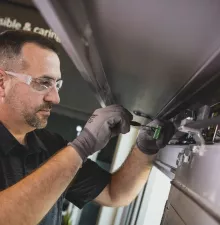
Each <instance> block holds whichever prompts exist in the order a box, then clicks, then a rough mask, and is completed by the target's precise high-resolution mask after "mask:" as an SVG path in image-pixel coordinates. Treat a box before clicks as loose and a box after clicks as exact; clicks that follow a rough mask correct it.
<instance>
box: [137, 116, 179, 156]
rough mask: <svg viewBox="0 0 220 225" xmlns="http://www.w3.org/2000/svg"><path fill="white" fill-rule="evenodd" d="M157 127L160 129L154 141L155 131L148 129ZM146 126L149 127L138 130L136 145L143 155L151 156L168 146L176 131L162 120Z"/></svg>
mask: <svg viewBox="0 0 220 225" xmlns="http://www.w3.org/2000/svg"><path fill="white" fill-rule="evenodd" d="M157 125H158V126H160V127H161V131H160V135H159V137H158V139H154V138H153V136H154V133H155V130H153V129H152V128H150V127H157ZM147 126H149V127H144V126H143V127H142V128H141V129H140V131H139V134H138V137H137V141H136V145H137V147H138V148H139V149H140V150H141V151H142V152H143V153H145V154H147V155H153V154H156V153H157V152H158V151H159V150H160V149H161V148H164V147H165V146H166V145H167V144H168V142H169V141H170V139H171V138H172V137H173V135H174V133H175V131H176V129H175V126H174V125H173V123H172V122H170V121H162V120H154V121H152V122H151V123H149V124H147Z"/></svg>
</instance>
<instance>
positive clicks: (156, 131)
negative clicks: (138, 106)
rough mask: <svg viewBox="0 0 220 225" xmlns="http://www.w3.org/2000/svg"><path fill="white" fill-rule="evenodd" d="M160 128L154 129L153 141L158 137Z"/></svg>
mask: <svg viewBox="0 0 220 225" xmlns="http://www.w3.org/2000/svg"><path fill="white" fill-rule="evenodd" d="M161 128H162V127H161V126H158V125H157V127H155V131H154V136H153V139H155V140H157V139H158V138H159V137H160V133H161Z"/></svg>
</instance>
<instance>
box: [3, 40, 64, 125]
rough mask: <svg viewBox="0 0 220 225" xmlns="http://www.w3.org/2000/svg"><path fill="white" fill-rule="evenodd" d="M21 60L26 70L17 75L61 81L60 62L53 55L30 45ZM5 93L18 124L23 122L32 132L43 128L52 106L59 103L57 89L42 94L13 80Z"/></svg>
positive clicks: (24, 50)
mask: <svg viewBox="0 0 220 225" xmlns="http://www.w3.org/2000/svg"><path fill="white" fill-rule="evenodd" d="M21 57H22V58H23V62H24V65H25V67H24V69H22V70H20V71H15V70H14V72H17V73H22V74H27V75H31V76H32V77H33V78H40V77H45V76H47V77H51V78H53V79H54V80H59V79H60V78H61V72H60V61H59V58H58V56H57V54H56V53H54V52H53V51H51V50H48V49H43V48H41V47H39V46H38V45H36V44H33V43H27V44H25V45H24V46H23V48H22V54H21ZM5 91H6V94H5V103H6V104H7V105H8V106H9V109H11V110H13V114H14V115H15V117H16V120H19V121H23V122H24V123H25V125H28V126H29V127H31V128H38V129H40V128H44V127H45V126H46V125H47V120H48V117H49V115H50V111H51V108H52V105H53V104H58V103H59V101H60V98H59V94H58V92H57V90H56V88H55V87H53V88H51V89H49V90H48V91H46V92H45V91H44V92H40V91H37V90H35V89H34V88H33V87H31V86H29V85H27V84H25V83H23V82H21V81H20V80H19V79H17V78H13V77H12V78H11V81H10V86H9V87H8V88H6V90H5Z"/></svg>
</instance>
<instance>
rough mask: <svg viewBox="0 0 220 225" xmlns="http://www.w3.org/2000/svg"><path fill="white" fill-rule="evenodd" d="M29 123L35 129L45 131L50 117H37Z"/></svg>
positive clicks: (28, 121)
mask: <svg viewBox="0 0 220 225" xmlns="http://www.w3.org/2000/svg"><path fill="white" fill-rule="evenodd" d="M27 123H28V124H29V126H31V127H33V128H35V129H43V128H45V127H46V126H47V123H48V116H43V117H42V116H36V117H35V118H32V119H30V120H27Z"/></svg>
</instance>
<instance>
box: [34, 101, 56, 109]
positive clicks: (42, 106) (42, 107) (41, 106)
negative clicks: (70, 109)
mask: <svg viewBox="0 0 220 225" xmlns="http://www.w3.org/2000/svg"><path fill="white" fill-rule="evenodd" d="M52 106H53V104H52V103H50V102H47V103H44V104H41V105H40V106H39V107H37V109H36V111H40V110H51V109H52Z"/></svg>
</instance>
